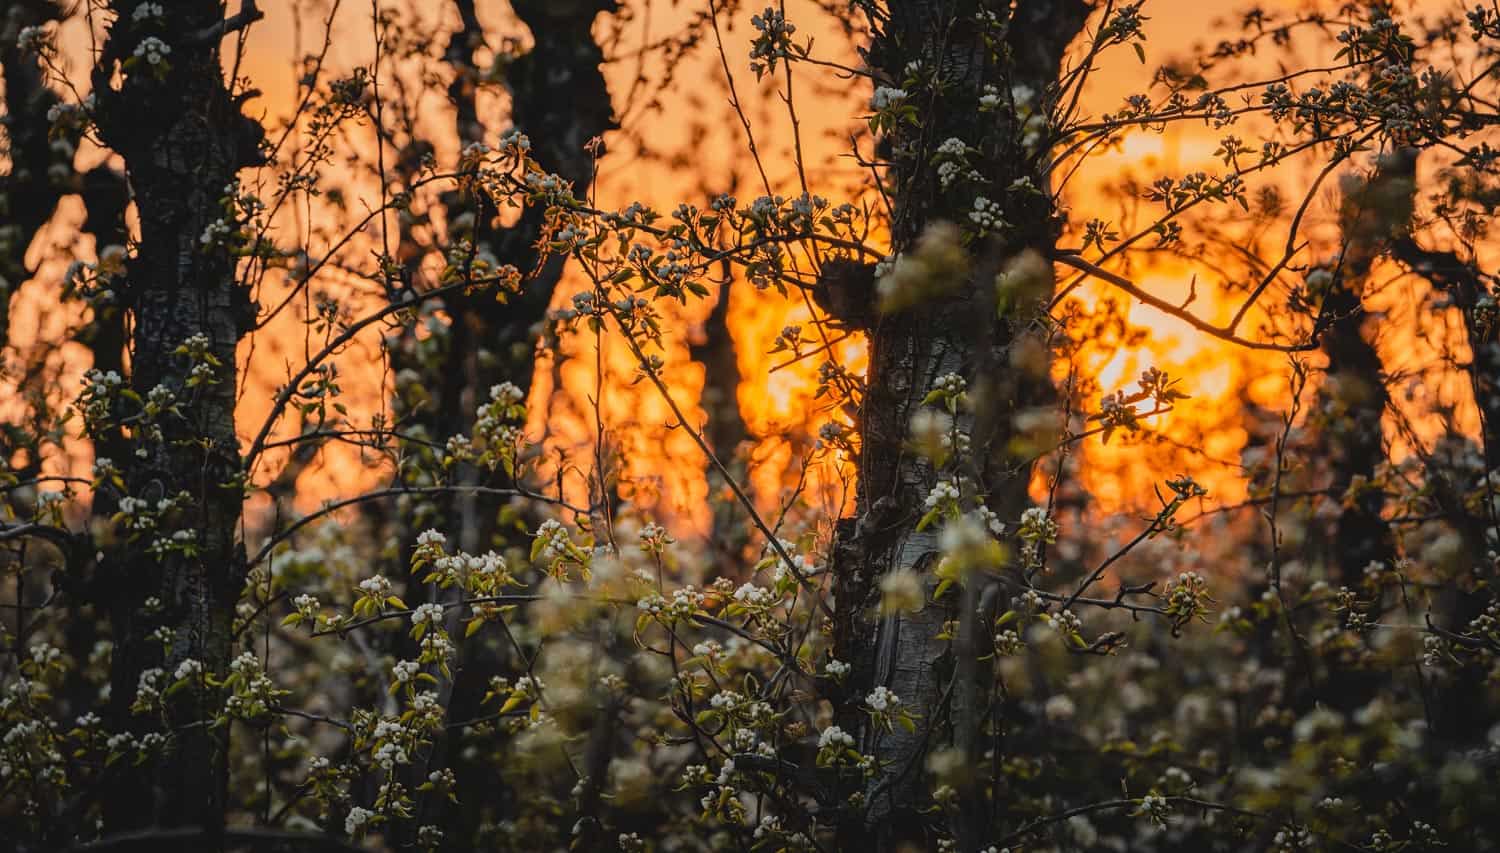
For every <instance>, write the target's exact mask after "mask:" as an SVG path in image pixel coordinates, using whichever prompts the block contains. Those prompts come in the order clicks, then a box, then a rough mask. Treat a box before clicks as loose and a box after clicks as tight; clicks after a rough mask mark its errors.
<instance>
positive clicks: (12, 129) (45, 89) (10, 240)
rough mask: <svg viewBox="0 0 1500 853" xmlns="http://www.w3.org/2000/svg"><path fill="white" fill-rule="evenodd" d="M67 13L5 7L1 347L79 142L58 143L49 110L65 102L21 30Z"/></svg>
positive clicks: (1, 35) (50, 7)
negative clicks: (29, 257) (31, 252)
mask: <svg viewBox="0 0 1500 853" xmlns="http://www.w3.org/2000/svg"><path fill="white" fill-rule="evenodd" d="M61 19H62V11H61V10H60V9H58V8H57V6H56V4H54V3H52V2H50V0H20V2H17V3H15V4H14V5H13V6H11V7H10V8H8V9H6V10H5V11H4V12H0V74H3V76H4V78H5V115H4V117H3V122H4V124H5V131H6V135H7V136H8V137H9V141H10V145H9V148H8V150H7V151H6V155H7V157H8V159H9V160H10V171H9V172H8V173H7V174H5V175H4V176H0V348H4V347H5V346H6V344H8V343H9V341H10V302H11V299H12V297H14V295H15V294H16V292H17V291H18V290H20V288H21V284H22V283H23V282H25V281H26V279H28V278H30V277H31V270H29V269H27V267H26V250H27V248H29V247H30V246H31V241H32V240H33V239H34V238H35V237H36V234H37V232H38V231H40V230H41V229H42V226H43V225H46V224H47V220H48V219H51V218H52V211H53V210H54V209H56V207H57V202H58V200H59V199H61V198H62V197H63V195H64V194H65V189H64V187H62V186H60V184H62V183H64V182H65V181H67V180H68V179H69V178H71V177H72V176H73V151H74V144H73V142H72V141H70V139H69V138H68V137H63V138H61V139H59V140H58V144H57V145H54V144H53V140H52V137H51V135H50V134H49V130H50V129H51V127H52V121H51V119H50V118H49V116H48V112H49V111H50V110H51V109H52V108H53V107H54V106H56V105H57V104H58V103H60V100H59V99H58V97H57V93H56V92H54V91H52V88H51V87H50V86H48V85H47V84H46V80H45V77H44V75H43V72H42V67H41V63H40V62H39V61H38V60H37V58H36V57H35V56H34V55H32V53H31V52H30V50H29V49H25V48H23V46H21V45H19V44H18V43H17V42H18V38H19V35H20V33H21V30H23V29H25V28H27V27H40V26H42V25H43V24H45V23H47V22H49V21H59V20H61Z"/></svg>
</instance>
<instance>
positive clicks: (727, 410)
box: [688, 270, 748, 557]
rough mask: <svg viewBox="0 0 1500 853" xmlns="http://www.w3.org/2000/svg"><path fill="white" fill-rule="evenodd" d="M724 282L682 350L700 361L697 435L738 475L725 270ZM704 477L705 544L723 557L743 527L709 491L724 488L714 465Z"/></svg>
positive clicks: (736, 373)
mask: <svg viewBox="0 0 1500 853" xmlns="http://www.w3.org/2000/svg"><path fill="white" fill-rule="evenodd" d="M725 272H726V274H725V276H724V283H723V284H722V285H720V287H719V294H718V297H719V298H718V300H717V301H715V302H714V307H713V310H712V311H710V312H709V314H708V318H707V319H706V320H704V322H703V329H702V338H701V340H699V341H695V342H693V343H691V344H689V346H688V354H689V355H690V356H692V359H693V360H694V361H696V362H698V363H699V364H701V365H703V403H702V404H703V409H704V411H705V412H706V413H707V414H708V422H707V423H706V424H705V425H704V428H703V437H704V439H706V440H707V441H708V446H709V447H712V448H713V450H714V455H715V456H717V457H718V458H719V461H720V462H723V463H724V464H725V465H726V466H728V467H729V469H730V472H731V473H733V474H735V476H739V475H740V474H741V473H742V472H743V471H744V465H743V464H742V463H741V460H740V458H739V449H740V445H741V444H743V443H744V441H745V439H746V438H747V435H748V434H747V432H746V429H745V419H744V417H743V416H742V415H741V414H740V402H739V389H740V365H739V357H738V356H737V355H736V353H735V349H734V334H733V333H732V332H731V331H730V330H729V300H730V297H731V293H732V288H733V286H734V285H733V279H732V278H731V277H730V276H729V275H728V274H727V273H728V271H727V270H726V271H725ZM704 476H705V477H706V478H707V479H708V490H709V508H710V510H711V511H712V512H713V521H712V525H711V526H710V528H709V545H710V546H711V547H712V548H713V549H714V550H715V551H716V553H718V554H719V555H721V556H723V557H733V556H734V555H737V554H739V553H740V551H741V550H742V549H743V548H744V546H745V544H746V542H747V541H748V540H747V539H746V536H745V532H744V531H745V530H747V526H746V525H745V524H744V523H743V519H742V518H740V517H739V514H738V509H739V508H738V507H737V506H736V505H735V504H734V503H733V502H732V501H716V500H714V495H715V493H717V492H722V491H723V490H724V489H725V483H724V479H723V477H721V476H720V475H719V472H718V469H716V468H714V467H713V466H712V465H708V466H706V467H705V469H704Z"/></svg>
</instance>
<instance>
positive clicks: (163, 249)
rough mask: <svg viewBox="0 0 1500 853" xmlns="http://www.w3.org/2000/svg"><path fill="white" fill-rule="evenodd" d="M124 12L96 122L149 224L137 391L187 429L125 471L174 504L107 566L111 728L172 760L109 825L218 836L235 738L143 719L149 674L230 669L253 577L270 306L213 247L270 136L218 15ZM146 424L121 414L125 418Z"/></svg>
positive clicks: (202, 5)
mask: <svg viewBox="0 0 1500 853" xmlns="http://www.w3.org/2000/svg"><path fill="white" fill-rule="evenodd" d="M112 5H113V6H114V11H115V14H116V20H115V21H114V23H113V24H111V26H110V30H109V33H108V38H107V40H106V42H105V44H104V49H103V53H102V56H101V58H100V61H99V64H98V65H97V66H96V69H95V72H94V93H95V97H96V99H97V111H96V116H95V117H96V121H97V124H98V126H99V129H100V132H101V134H102V135H103V137H104V139H105V141H106V142H107V143H108V144H109V145H110V147H111V148H113V149H114V150H115V151H117V152H119V153H120V154H121V155H122V156H123V157H124V160H125V165H126V170H127V174H128V177H129V181H130V185H131V188H132V189H133V191H134V196H135V201H136V205H137V210H138V212H139V216H140V228H141V239H140V242H139V243H138V245H137V247H136V253H135V256H134V257H132V258H131V259H130V260H129V261H128V263H127V270H126V276H125V279H126V282H125V293H124V299H125V300H126V305H127V307H128V309H129V310H130V312H131V316H132V319H133V321H134V322H133V329H132V334H131V339H130V346H131V359H130V367H131V375H130V379H129V386H130V387H131V388H132V389H133V390H134V391H135V393H136V394H138V395H139V396H140V397H141V398H142V399H149V398H150V396H151V395H152V394H153V393H155V394H157V395H158V399H159V398H160V395H162V394H163V393H166V394H170V395H171V398H172V399H173V400H175V402H176V404H177V407H178V409H179V411H180V414H171V413H166V412H164V413H162V414H160V415H159V416H157V417H154V418H149V419H139V420H137V421H136V422H135V423H132V424H131V425H130V426H129V427H128V436H127V443H128V444H129V446H130V448H131V452H130V453H129V454H127V455H126V456H125V458H124V459H120V460H116V461H117V463H118V464H119V465H120V466H121V467H122V469H123V470H124V474H125V482H126V491H127V492H128V494H129V495H130V496H131V497H133V498H135V499H137V500H140V501H145V502H146V507H145V508H144V509H142V510H139V511H138V512H141V513H151V514H156V513H158V506H159V503H158V502H160V501H173V500H174V499H175V504H174V506H173V508H171V509H168V510H166V511H165V512H160V514H159V515H158V516H157V517H156V518H155V529H154V530H153V531H151V532H149V533H146V534H144V535H136V536H134V537H133V538H131V539H129V540H128V541H122V542H120V543H119V544H118V545H117V546H115V547H111V548H109V549H107V550H106V552H105V559H104V564H103V566H102V567H101V569H100V573H101V582H102V584H103V585H104V591H105V595H106V600H107V601H108V602H109V606H110V609H111V621H112V623H113V626H114V634H115V652H114V663H113V673H112V683H111V691H112V693H111V700H112V716H113V717H114V718H115V724H116V725H118V726H119V727H121V728H125V729H128V730H132V731H134V732H136V733H137V734H138V735H144V734H147V733H153V732H159V733H167V732H170V734H169V736H168V738H167V748H165V749H160V750H156V751H155V752H154V753H153V757H152V759H151V760H149V761H147V762H146V763H145V764H144V765H143V766H142V767H141V768H138V769H134V768H130V767H129V764H130V762H129V761H122V762H120V763H119V764H118V765H116V766H117V767H118V768H119V769H118V771H117V776H116V779H117V783H118V784H116V785H115V786H114V787H113V789H112V792H111V795H110V796H109V797H107V798H106V801H105V802H106V823H107V826H108V829H109V830H110V831H121V830H126V829H132V828H137V827H142V826H148V825H153V824H154V825H158V826H183V825H199V826H202V827H204V828H205V830H207V831H208V832H210V833H213V832H216V831H217V830H218V829H219V828H221V827H222V825H223V820H224V811H225V807H226V803H225V800H226V796H227V787H226V780H227V775H226V761H227V758H228V755H227V753H228V746H229V744H228V734H227V731H228V730H227V729H224V728H214V729H211V728H209V724H210V723H211V722H212V716H213V713H214V711H215V710H216V709H215V708H213V707H211V706H210V705H209V703H208V702H207V696H206V694H205V692H204V691H202V690H199V689H188V690H186V691H183V692H182V693H181V694H179V695H177V696H173V697H167V698H166V699H164V700H163V706H164V710H163V711H162V712H161V713H160V714H156V713H145V714H132V712H131V710H130V707H131V704H132V702H133V701H134V700H136V699H137V698H138V692H137V687H138V685H139V683H140V679H141V674H142V672H144V671H146V670H147V669H148V668H151V667H161V668H162V669H163V671H164V675H163V676H162V678H161V682H160V683H161V686H162V688H163V689H165V687H166V686H167V685H169V684H170V683H171V682H172V681H173V680H175V673H176V672H177V670H178V668H179V667H180V666H181V665H182V664H183V662H184V661H188V660H195V661H198V662H199V664H200V665H201V667H202V671H203V672H205V673H223V672H225V671H226V670H227V668H228V663H229V657H230V648H231V636H230V631H231V626H232V620H233V617H234V607H235V602H236V601H237V599H238V597H239V593H240V588H241V586H242V584H243V578H244V563H245V560H244V554H243V548H242V545H241V544H240V543H239V542H238V540H237V538H236V534H237V530H236V528H237V527H238V525H239V521H240V512H241V504H242V500H243V497H242V496H243V487H242V476H243V471H242V466H241V460H240V454H239V443H238V440H237V437H236V434H235V425H234V404H235V387H236V375H235V370H236V366H235V348H236V344H237V343H238V341H239V339H240V337H241V336H242V335H243V334H244V332H245V330H246V329H247V328H249V326H250V325H251V323H252V322H253V320H254V308H253V307H252V305H251V303H250V301H249V298H248V295H247V291H246V289H245V288H244V287H243V286H242V285H240V284H239V283H238V282H237V281H236V278H235V262H234V258H233V257H232V256H231V253H230V250H229V248H228V247H226V246H225V245H223V244H222V243H218V242H212V241H210V242H208V243H205V242H204V241H203V239H202V238H203V235H204V234H205V230H206V229H207V228H208V227H209V226H210V224H212V223H215V222H218V221H219V220H221V219H223V218H224V217H225V216H226V215H227V214H226V209H225V204H224V199H225V197H226V196H229V195H232V194H233V192H234V191H233V189H232V188H231V184H232V183H233V182H234V180H235V177H236V175H237V173H238V172H239V170H240V169H241V168H243V167H245V166H249V165H253V164H255V163H257V162H258V160H259V156H258V145H259V143H260V141H261V130H260V127H259V125H258V124H256V123H255V122H253V121H251V120H250V119H248V118H246V117H245V116H244V115H243V114H242V113H241V112H240V104H239V101H238V100H237V99H235V98H234V97H232V96H231V94H230V92H229V91H228V89H226V87H225V84H224V81H223V77H222V73H221V71H220V66H219V50H218V43H219V39H220V37H221V34H222V32H221V31H222V27H221V14H222V9H223V7H222V4H221V3H220V2H217V0H183V2H176V3H172V4H169V5H168V4H163V8H164V13H163V14H162V15H161V16H160V17H150V16H147V17H145V18H144V19H141V20H136V19H134V17H133V16H132V13H133V12H134V11H135V6H136V5H137V4H135V3H133V2H128V0H120V2H117V3H114V4H112ZM249 5H250V6H251V8H252V9H253V4H249ZM152 39H157V41H152ZM163 46H165V47H166V48H167V50H162V49H161V48H162V47H163ZM151 56H156V57H157V58H158V60H159V61H157V62H152V61H150V57H151ZM117 73H118V74H119V77H118V79H119V81H120V83H119V87H118V88H115V87H114V86H113V85H112V78H114V76H115V75H116V74H117ZM146 116H149V117H150V118H149V120H143V117H146ZM188 350H193V351H194V352H196V353H197V354H192V353H189V352H188ZM213 362H217V363H216V364H215V363H213ZM195 366H196V369H197V373H196V381H195V382H194V384H191V385H190V384H189V379H190V377H194V376H195V373H194V370H195ZM205 374H207V375H205ZM138 408H139V407H138V406H134V405H131V404H129V403H122V404H121V405H119V406H118V407H117V412H116V414H117V416H126V417H128V416H130V415H134V414H136V413H137V411H138ZM158 428H159V432H158ZM174 534H176V536H177V538H176V539H174ZM122 535H123V533H122ZM153 546H155V547H153ZM148 599H155V601H148ZM158 628H166V629H168V630H169V631H170V632H171V637H172V641H171V644H170V646H169V647H168V649H167V650H166V651H165V653H163V650H162V646H161V645H160V644H159V643H157V642H155V641H153V640H152V639H151V638H150V635H151V633H152V632H153V631H155V630H156V629H158Z"/></svg>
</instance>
